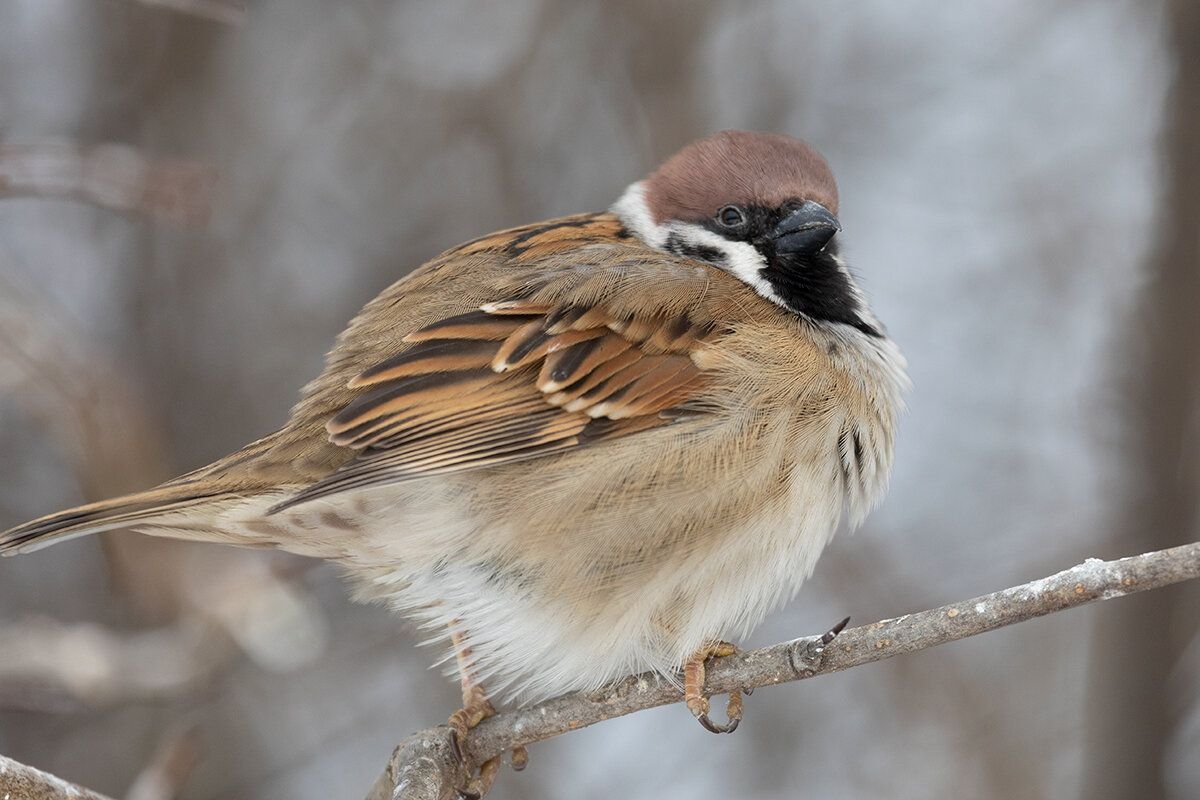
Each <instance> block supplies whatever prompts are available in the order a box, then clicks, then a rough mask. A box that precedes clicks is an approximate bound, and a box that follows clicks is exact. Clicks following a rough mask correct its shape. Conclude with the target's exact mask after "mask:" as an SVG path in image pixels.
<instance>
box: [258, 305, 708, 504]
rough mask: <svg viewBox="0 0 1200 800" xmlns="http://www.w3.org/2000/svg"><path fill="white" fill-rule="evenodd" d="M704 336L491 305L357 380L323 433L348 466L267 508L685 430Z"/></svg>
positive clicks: (649, 320) (642, 322) (630, 321)
mask: <svg viewBox="0 0 1200 800" xmlns="http://www.w3.org/2000/svg"><path fill="white" fill-rule="evenodd" d="M713 334H714V331H713V330H712V327H711V326H709V325H704V324H696V323H694V322H693V321H692V320H690V319H688V318H687V316H686V315H684V314H682V313H676V314H658V315H643V316H638V315H634V314H630V313H627V312H622V311H621V310H619V309H613V308H609V307H606V306H605V305H604V304H602V303H593V304H587V305H583V304H574V305H571V304H559V305H551V304H546V303H539V302H533V301H529V300H524V299H520V298H515V299H507V300H500V301H497V302H493V303H489V304H486V305H484V306H481V307H480V308H479V309H477V310H475V311H470V312H467V313H464V314H458V315H455V316H450V317H446V318H444V319H440V320H437V321H435V322H433V323H430V324H428V325H425V326H424V327H422V328H420V329H419V330H416V331H412V332H410V333H408V334H407V335H406V336H404V338H403V342H404V343H405V345H406V346H405V347H404V349H402V350H401V351H400V352H398V353H396V354H395V355H392V356H390V357H389V358H386V359H383V360H381V361H380V362H379V363H377V364H374V365H372V366H371V367H369V368H368V369H366V370H364V371H362V372H361V373H360V374H358V375H357V376H355V377H354V378H353V379H352V380H351V381H350V382H349V384H348V386H349V388H351V389H354V390H357V392H358V394H357V395H356V396H355V397H354V398H353V399H352V400H351V401H350V402H349V403H348V404H346V405H345V406H344V407H343V408H342V409H341V410H340V411H338V412H337V413H336V414H334V415H333V416H332V417H331V418H330V419H329V420H328V422H327V423H326V429H327V431H328V433H329V436H330V440H331V441H332V442H333V443H334V444H337V445H341V446H344V447H348V448H352V449H354V450H357V451H358V456H357V458H355V459H353V460H351V461H350V462H348V463H347V464H346V465H344V466H343V467H341V468H340V469H338V470H337V471H335V472H334V473H333V474H332V475H330V476H328V477H326V478H324V479H323V480H320V481H318V482H316V483H314V484H313V485H312V486H310V487H308V488H307V489H305V490H304V491H302V492H300V493H299V494H297V495H296V496H294V497H292V498H290V499H289V500H287V501H285V502H284V503H281V504H280V505H278V506H276V508H275V509H274V510H281V509H283V508H286V507H289V506H292V505H296V504H297V503H302V502H306V501H308V500H312V499H314V498H317V497H327V496H329V495H332V494H336V493H339V492H345V491H349V490H352V489H360V488H364V487H367V486H376V485H380V484H386V483H394V482H399V481H405V480H411V479H414V478H421V477H426V476H431V475H442V474H447V473H454V472H462V471H466V470H473V469H481V468H485V467H490V466H496V465H499V464H505V463H510V462H513V461H519V460H523V459H528V458H535V457H539V456H545V455H549V454H551V453H557V452H561V451H563V450H567V449H570V448H575V447H581V446H592V445H594V444H597V443H599V442H604V441H609V440H612V439H614V438H619V437H623V436H629V435H632V434H635V433H638V432H639V431H644V430H649V429H651V428H656V427H659V426H662V425H668V424H671V423H672V422H673V421H674V420H676V419H683V418H690V416H692V415H690V414H689V413H687V411H688V402H689V400H691V399H692V398H694V397H695V395H696V393H697V392H699V391H700V390H702V389H703V387H704V384H705V375H704V372H703V370H702V369H701V368H700V366H699V365H698V364H697V360H698V359H697V355H698V354H699V353H700V352H701V351H702V349H703V348H704V346H705V343H706V342H707V340H708V339H710V338H711V337H712V336H713Z"/></svg>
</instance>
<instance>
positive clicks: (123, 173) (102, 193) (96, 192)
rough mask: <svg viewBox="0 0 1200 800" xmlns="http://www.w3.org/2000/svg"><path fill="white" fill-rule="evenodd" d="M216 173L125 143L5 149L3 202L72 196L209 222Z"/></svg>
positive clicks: (187, 222) (181, 221)
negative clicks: (156, 156)
mask: <svg viewBox="0 0 1200 800" xmlns="http://www.w3.org/2000/svg"><path fill="white" fill-rule="evenodd" d="M215 184H216V172H215V170H213V169H212V168H211V167H208V166H205V165H203V164H199V163H197V162H194V161H185V160H181V159H160V160H153V159H150V158H147V157H146V156H144V155H142V154H141V153H140V152H138V151H137V150H136V149H134V148H132V147H129V146H127V145H122V144H98V145H81V144H76V143H73V142H67V141H45V142H37V143H28V144H17V143H9V144H0V198H3V197H66V198H72V199H76V200H82V201H85V202H89V203H94V204H96V205H98V206H102V207H104V208H111V209H114V210H116V211H130V212H134V213H138V214H145V215H147V216H149V217H153V218H156V219H161V220H164V221H167V222H171V223H174V224H176V225H184V226H191V227H195V226H201V225H203V224H204V223H205V222H207V221H208V216H209V212H210V207H211V199H212V193H213V187H214V185H215Z"/></svg>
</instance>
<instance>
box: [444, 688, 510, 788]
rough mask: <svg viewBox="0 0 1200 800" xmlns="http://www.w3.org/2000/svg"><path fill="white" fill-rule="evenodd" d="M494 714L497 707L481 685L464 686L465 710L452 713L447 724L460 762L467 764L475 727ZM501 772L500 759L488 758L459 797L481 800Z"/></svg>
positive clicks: (497, 757) (463, 708)
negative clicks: (469, 742) (469, 735)
mask: <svg viewBox="0 0 1200 800" xmlns="http://www.w3.org/2000/svg"><path fill="white" fill-rule="evenodd" d="M495 713H496V708H495V706H493V705H492V702H491V701H490V700H488V697H487V694H486V693H485V692H484V691H483V687H482V686H480V685H478V684H474V685H471V686H469V687H467V686H464V688H463V707H462V708H460V709H459V710H458V711H455V712H454V713H453V714H451V715H450V719H449V720H447V722H446V724H448V725H449V726H450V727H451V728H452V729H453V730H454V738H453V739H451V744H452V745H453V746H454V754H455V755H456V756H457V757H458V760H459V761H462V762H464V763H465V762H466V743H467V734H468V733H470V731H471V729H472V728H474V727H475V726H476V725H478V724H479V723H481V722H483V721H484V720H485V719H487V718H488V717H490V716H493V715H494V714H495ZM514 760H515V757H514ZM469 766H470V765H468V767H469ZM499 770H500V757H499V756H496V757H495V758H489V759H488V760H487V761H485V762H483V764H481V765H480V766H479V773H478V774H476V775H473V776H472V777H471V779H470V780H469V781H468V782H467V785H466V786H464V787H463V788H461V789H459V794H460V795H462V796H463V797H464V798H467V800H479V798H482V797H483V796H484V795H485V794H487V793H488V790H489V789H491V788H492V784H493V783H495V782H496V773H497V772H499Z"/></svg>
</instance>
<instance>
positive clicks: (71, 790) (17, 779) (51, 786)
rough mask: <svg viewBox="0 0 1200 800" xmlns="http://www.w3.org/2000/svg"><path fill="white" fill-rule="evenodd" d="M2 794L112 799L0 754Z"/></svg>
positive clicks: (46, 799)
mask: <svg viewBox="0 0 1200 800" xmlns="http://www.w3.org/2000/svg"><path fill="white" fill-rule="evenodd" d="M0 797H9V798H12V800H17V799H18V798H20V800H109V798H107V797H105V796H104V795H102V794H96V793H95V792H93V791H90V790H88V789H84V788H81V787H79V786H76V785H75V784H73V783H67V782H66V781H64V780H63V779H62V778H56V777H55V776H53V775H51V774H50V773H48V772H42V771H41V770H38V769H34V768H33V767H27V766H25V765H24V764H21V763H19V762H16V761H13V760H12V759H11V758H5V757H4V756H0Z"/></svg>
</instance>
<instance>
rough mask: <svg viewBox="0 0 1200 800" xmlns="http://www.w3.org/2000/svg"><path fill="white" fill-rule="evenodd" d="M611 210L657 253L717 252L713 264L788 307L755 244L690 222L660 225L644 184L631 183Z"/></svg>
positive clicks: (783, 306) (782, 305)
mask: <svg viewBox="0 0 1200 800" xmlns="http://www.w3.org/2000/svg"><path fill="white" fill-rule="evenodd" d="M610 210H611V211H612V212H613V213H614V214H616V215H617V216H618V217H620V219H621V221H622V222H623V223H625V226H626V227H627V228H629V230H630V231H632V232H633V234H634V235H635V236H637V237H638V238H639V239H641V240H642V241H643V242H645V243H646V244H648V245H650V246H651V247H653V248H654V249H656V250H662V251H663V252H667V253H669V252H672V251H673V248H672V245H676V246H678V245H682V247H681V248H680V249H682V250H687V249H691V250H701V251H703V250H711V251H716V252H717V253H719V254H720V257H719V258H717V259H714V260H712V261H711V262H710V263H712V264H713V265H714V266H716V267H719V268H720V269H722V270H724V271H725V272H728V273H729V274H730V275H733V276H734V277H735V278H737V279H738V280H740V281H741V282H742V283H744V284H746V285H747V286H749V287H750V288H751V289H753V290H754V291H755V292H757V293H758V294H760V295H761V296H763V297H765V298H766V299H768V300H770V301H771V302H772V303H774V304H775V305H777V306H780V307H782V308H787V305H786V304H785V303H784V302H783V300H782V299H780V297H779V295H777V294H776V293H775V290H774V289H773V288H772V287H771V283H770V282H769V281H768V280H767V279H766V278H764V277H763V276H762V274H761V273H760V270H762V269H763V268H764V267H766V266H767V262H766V259H764V258H763V257H762V254H761V253H759V252H758V250H757V249H755V247H754V246H753V245H751V244H749V243H748V242H733V241H730V240H729V239H726V238H725V237H723V236H720V235H719V234H716V233H713V232H712V231H710V230H708V229H707V228H704V227H701V226H700V225H695V224H692V223H688V222H666V223H663V224H661V225H660V224H658V223H657V222H655V221H654V217H653V216H652V215H651V214H650V208H649V206H647V205H646V189H645V186H644V185H643V183H642V182H641V181H638V182H637V183H634V184H631V185H630V186H629V188H628V189H626V190H625V192H624V194H622V195H621V197H620V199H618V200H617V202H616V203H614V204H613V205H612V208H611V209H610Z"/></svg>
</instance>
